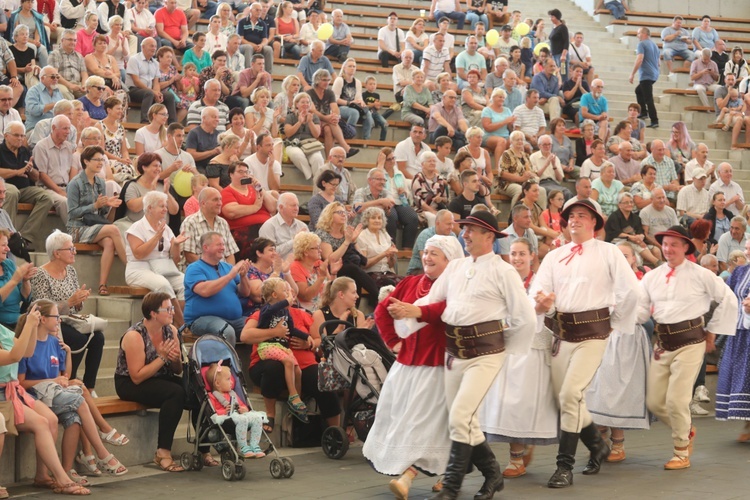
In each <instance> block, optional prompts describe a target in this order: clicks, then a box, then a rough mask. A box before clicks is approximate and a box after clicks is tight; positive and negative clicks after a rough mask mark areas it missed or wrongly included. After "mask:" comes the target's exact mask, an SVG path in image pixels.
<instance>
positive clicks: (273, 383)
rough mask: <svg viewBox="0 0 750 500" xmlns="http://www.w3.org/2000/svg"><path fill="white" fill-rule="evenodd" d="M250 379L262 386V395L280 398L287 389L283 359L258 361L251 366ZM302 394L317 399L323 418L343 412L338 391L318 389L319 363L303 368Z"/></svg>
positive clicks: (269, 397)
mask: <svg viewBox="0 0 750 500" xmlns="http://www.w3.org/2000/svg"><path fill="white" fill-rule="evenodd" d="M250 380H252V381H253V384H255V385H256V386H258V387H260V393H261V395H263V397H264V398H267V399H279V394H281V393H283V392H284V391H286V382H285V380H284V365H282V364H281V361H276V360H273V359H266V360H261V361H258V362H257V363H255V364H254V365H253V366H251V367H250ZM301 396H302V397H303V398H308V397H311V398H313V399H315V402H316V403H318V410H319V411H320V416H321V417H323V418H331V417H335V416H337V415H339V414H340V413H341V403H340V402H339V397H338V396H337V395H336V393H335V392H321V391H319V390H318V365H312V366H308V367H307V368H305V369H304V370H302V394H301ZM255 409H256V410H257V409H258V408H255Z"/></svg>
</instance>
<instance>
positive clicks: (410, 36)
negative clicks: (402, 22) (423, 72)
mask: <svg viewBox="0 0 750 500" xmlns="http://www.w3.org/2000/svg"><path fill="white" fill-rule="evenodd" d="M424 26H425V20H424V18H421V17H418V18H416V19H415V20H414V22H413V23H411V28H409V31H407V32H406V42H405V43H404V46H405V48H407V49H409V50H411V51H412V53H413V54H414V65H415V66H417V67H419V66H420V65H421V64H422V53H423V52H424V49H426V48H427V46H428V45H429V44H430V37H429V36H427V33H425V32H424Z"/></svg>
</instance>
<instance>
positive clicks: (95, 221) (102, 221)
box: [81, 212, 112, 226]
mask: <svg viewBox="0 0 750 500" xmlns="http://www.w3.org/2000/svg"><path fill="white" fill-rule="evenodd" d="M81 219H82V220H83V223H84V224H86V225H87V226H101V225H106V224H112V222H110V220H109V219H107V218H106V217H103V216H101V215H99V213H98V212H88V213H85V214H83V217H81Z"/></svg>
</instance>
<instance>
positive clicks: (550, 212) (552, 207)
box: [542, 189, 565, 248]
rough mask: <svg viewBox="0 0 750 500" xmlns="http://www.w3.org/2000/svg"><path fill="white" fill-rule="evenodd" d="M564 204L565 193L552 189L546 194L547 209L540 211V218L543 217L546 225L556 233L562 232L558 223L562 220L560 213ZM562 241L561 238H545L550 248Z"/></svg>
mask: <svg viewBox="0 0 750 500" xmlns="http://www.w3.org/2000/svg"><path fill="white" fill-rule="evenodd" d="M564 204H565V195H563V192H562V191H558V190H557V189H553V190H552V191H550V192H549V194H547V210H545V211H544V212H542V219H544V222H545V224H547V227H548V228H549V229H551V230H553V231H556V232H557V233H558V235H559V234H560V233H562V232H563V228H562V225H561V224H560V221H561V220H562V216H561V215H560V213H561V212H562V208H563V205H564ZM562 243H563V239H562V238H559V237H558V238H547V244H548V245H550V247H552V248H557V247H559V246H560V245H561V244H562Z"/></svg>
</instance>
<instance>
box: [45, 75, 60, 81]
mask: <svg viewBox="0 0 750 500" xmlns="http://www.w3.org/2000/svg"><path fill="white" fill-rule="evenodd" d="M45 76H46V77H47V78H51V79H53V80H59V79H60V75H45Z"/></svg>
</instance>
